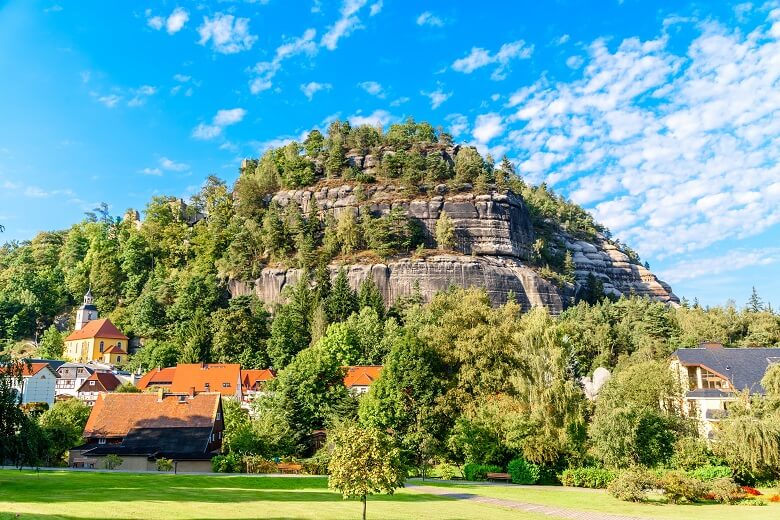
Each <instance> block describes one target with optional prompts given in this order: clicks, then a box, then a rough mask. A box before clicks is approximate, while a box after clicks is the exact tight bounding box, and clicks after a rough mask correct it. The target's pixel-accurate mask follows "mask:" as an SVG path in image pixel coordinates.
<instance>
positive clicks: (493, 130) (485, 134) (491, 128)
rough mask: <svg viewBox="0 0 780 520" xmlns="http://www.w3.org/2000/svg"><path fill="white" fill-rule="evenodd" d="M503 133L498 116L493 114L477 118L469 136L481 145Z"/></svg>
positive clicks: (501, 120)
mask: <svg viewBox="0 0 780 520" xmlns="http://www.w3.org/2000/svg"><path fill="white" fill-rule="evenodd" d="M502 133H504V123H503V119H502V117H501V116H500V115H498V114H496V113H495V112H491V113H490V114H482V115H479V116H477V120H476V122H475V123H474V130H472V132H471V135H473V136H474V139H476V140H477V142H479V143H481V144H486V143H487V142H488V141H490V140H491V139H493V138H495V137H498V136H499V135H501V134H502Z"/></svg>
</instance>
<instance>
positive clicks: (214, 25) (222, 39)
mask: <svg viewBox="0 0 780 520" xmlns="http://www.w3.org/2000/svg"><path fill="white" fill-rule="evenodd" d="M198 34H200V41H198V43H199V44H200V45H206V43H208V42H209V41H211V44H212V47H213V48H214V50H215V51H216V52H219V53H221V54H236V53H238V52H241V51H247V50H249V49H251V48H252V46H253V45H254V44H255V42H256V41H257V36H254V35H253V34H252V33H250V32H249V18H236V17H235V16H233V15H232V14H224V13H216V14H215V15H214V17H213V18H209V17H208V16H204V17H203V23H202V24H201V26H200V27H198Z"/></svg>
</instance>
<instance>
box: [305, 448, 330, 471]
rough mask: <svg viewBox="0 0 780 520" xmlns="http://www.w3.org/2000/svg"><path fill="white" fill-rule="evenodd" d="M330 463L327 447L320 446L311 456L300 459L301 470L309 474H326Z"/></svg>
mask: <svg viewBox="0 0 780 520" xmlns="http://www.w3.org/2000/svg"><path fill="white" fill-rule="evenodd" d="M328 464H330V453H329V452H328V449H327V448H322V449H320V451H318V452H317V453H315V454H314V456H313V457H311V458H309V459H305V460H303V461H301V465H302V466H303V472H304V473H307V474H309V475H327V474H328Z"/></svg>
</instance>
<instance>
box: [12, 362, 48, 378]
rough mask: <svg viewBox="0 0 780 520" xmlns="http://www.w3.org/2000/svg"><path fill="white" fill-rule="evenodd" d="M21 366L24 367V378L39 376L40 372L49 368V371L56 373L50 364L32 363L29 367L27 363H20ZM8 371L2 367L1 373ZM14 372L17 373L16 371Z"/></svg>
mask: <svg viewBox="0 0 780 520" xmlns="http://www.w3.org/2000/svg"><path fill="white" fill-rule="evenodd" d="M20 364H21V365H22V376H24V377H29V376H34V375H35V374H37V373H38V372H40V371H41V370H43V369H44V368H47V367H48V368H49V370H51V371H52V372H54V370H53V369H52V368H51V367H49V364H48V363H30V364H29V365H28V364H27V363H25V362H24V361H22V362H20ZM7 371H8V367H7V366H3V367H0V372H7ZM14 372H16V371H15V370H14ZM54 375H55V376H56V375H57V374H56V373H54Z"/></svg>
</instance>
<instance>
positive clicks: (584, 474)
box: [560, 468, 615, 489]
mask: <svg viewBox="0 0 780 520" xmlns="http://www.w3.org/2000/svg"><path fill="white" fill-rule="evenodd" d="M614 479H615V473H614V472H613V471H610V470H608V469H604V468H569V469H567V470H564V471H563V473H561V475H560V480H561V484H563V485H564V486H571V487H583V488H592V489H606V488H607V486H608V485H609V483H610V482H612V481H613V480H614Z"/></svg>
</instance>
